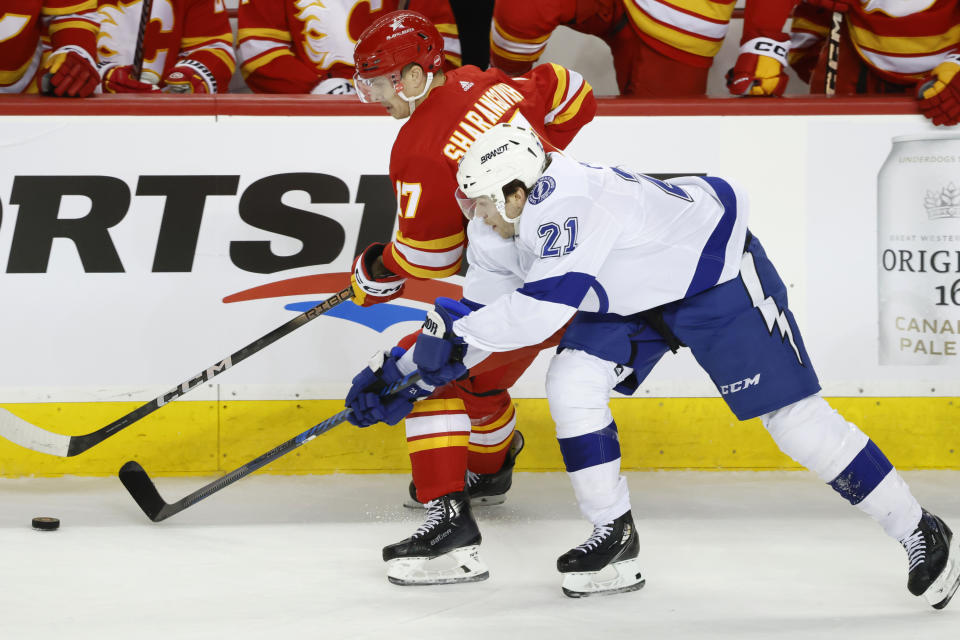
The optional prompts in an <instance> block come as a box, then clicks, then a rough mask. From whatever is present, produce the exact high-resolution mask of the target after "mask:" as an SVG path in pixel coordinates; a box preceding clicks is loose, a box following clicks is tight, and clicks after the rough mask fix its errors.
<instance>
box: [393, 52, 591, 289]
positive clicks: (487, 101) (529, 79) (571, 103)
mask: <svg viewBox="0 0 960 640" xmlns="http://www.w3.org/2000/svg"><path fill="white" fill-rule="evenodd" d="M596 110H597V103H596V99H595V98H594V96H593V89H592V88H591V87H590V85H589V84H588V83H587V82H586V81H585V80H584V79H583V77H582V76H581V75H580V74H579V73H577V72H576V71H571V70H569V69H565V68H564V67H561V66H559V65H556V64H552V63H551V64H544V65H540V66H538V67H535V68H534V69H532V70H531V71H530V72H528V73H526V74H524V75H522V76H518V77H515V78H511V77H509V76H507V75H506V74H505V73H504V72H503V71H501V70H499V69H488V70H486V71H481V70H480V69H478V68H477V67H474V66H466V67H462V68H460V69H455V70H453V71H450V72H448V73H447V74H446V82H445V83H444V84H443V85H442V86H439V87H437V88H435V89H433V90H432V91H431V92H430V94H429V96H428V97H427V99H426V100H425V101H424V102H423V103H422V104H421V105H420V106H419V107H417V108H416V110H415V111H414V112H413V114H412V115H411V116H410V118H409V119H408V120H407V122H406V123H405V124H404V125H403V127H402V128H401V129H400V133H399V134H397V140H396V142H394V144H393V150H392V152H391V155H390V178H391V179H392V180H393V184H394V188H395V189H396V193H397V203H398V213H397V215H398V216H399V219H400V220H399V226H398V230H397V235H396V237H395V238H394V240H393V242H391V243H390V244H389V245H388V246H387V248H386V250H384V252H383V263H384V265H385V266H386V267H387V268H388V269H390V271H392V272H393V273H396V274H397V275H402V276H406V277H413V278H445V277H447V276H451V275H453V274H455V273H457V272H458V271H459V270H460V266H461V263H462V260H463V253H464V250H465V249H466V245H467V237H466V231H465V229H466V223H467V220H466V218H464V216H463V214H462V213H461V212H460V207H459V206H458V205H457V202H456V198H455V196H454V192H455V191H456V189H457V163H458V162H459V160H460V158H461V157H462V156H463V154H464V153H466V150H467V149H468V148H469V147H470V145H471V144H473V141H474V140H476V139H477V138H478V137H479V136H480V134H481V133H483V132H484V131H486V130H487V129H489V128H490V127H492V126H493V125H495V124H497V123H499V122H513V123H517V124H524V123H525V124H528V125H530V126H531V127H532V128H533V129H534V130H535V131H537V133H539V134H540V136H541V138H542V139H543V141H544V148H545V149H546V150H547V151H552V150H555V149H563V148H565V147H566V146H567V145H568V144H569V143H570V141H571V140H573V137H574V136H575V135H576V134H577V132H579V131H580V129H581V128H582V127H583V126H584V125H585V124H587V123H588V122H590V121H591V120H592V119H593V116H594V114H595V113H596Z"/></svg>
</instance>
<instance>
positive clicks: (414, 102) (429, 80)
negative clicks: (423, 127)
mask: <svg viewBox="0 0 960 640" xmlns="http://www.w3.org/2000/svg"><path fill="white" fill-rule="evenodd" d="M431 84H433V72H430V73H428V74H427V83H426V84H425V85H424V86H423V91H421V92H420V93H419V94H417V95H415V96H413V97H412V98H408V97H407V95H406V94H405V93H404V92H403V90H402V89H401V90H400V91H397V95H398V96H400V98H401V99H403V100H406V101H407V104H408V105H410V115H413V110H414V109H416V108H417V100H419V99H420V98H422V97H423V96H425V95H427V91H430V85H431Z"/></svg>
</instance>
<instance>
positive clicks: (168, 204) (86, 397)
mask: <svg viewBox="0 0 960 640" xmlns="http://www.w3.org/2000/svg"><path fill="white" fill-rule="evenodd" d="M397 128H398V124H397V123H396V122H394V121H393V120H391V119H389V118H380V117H330V118H322V117H320V118H279V117H249V118H244V117H219V118H218V119H213V118H206V117H189V116H186V117H168V118H151V119H142V118H132V117H126V118H124V117H111V118H109V119H108V118H96V117H88V118H83V117H75V118H63V117H60V118H42V117H38V118H16V117H7V118H4V119H2V120H0V135H2V136H3V137H2V139H3V140H4V145H3V147H2V148H0V158H2V160H0V162H2V163H3V166H4V167H5V171H4V172H3V175H2V176H0V205H2V207H3V208H2V218H0V261H2V264H3V268H4V275H3V280H2V285H0V286H2V292H3V299H4V300H5V301H6V305H7V306H6V313H4V314H3V317H2V320H0V322H2V323H3V325H4V326H3V336H4V337H3V339H2V340H3V344H2V347H3V354H4V362H5V366H4V367H2V368H0V401H3V402H51V401H53V402H59V401H64V402H71V401H99V400H105V399H110V400H119V399H124V400H148V399H150V398H151V397H154V396H156V395H158V394H159V393H161V392H162V391H163V389H164V387H169V386H171V385H172V384H176V383H177V382H178V381H181V380H184V379H186V378H187V377H188V376H189V374H190V372H195V371H202V370H204V369H205V368H206V367H208V366H210V365H211V364H213V363H218V362H219V361H220V360H222V359H223V358H224V357H226V356H227V355H229V354H230V353H232V352H234V351H236V350H237V349H239V348H240V347H242V346H244V345H246V344H248V343H250V342H252V341H254V340H255V339H256V338H258V337H260V336H261V335H264V334H266V333H267V332H269V331H270V330H272V329H273V328H275V327H277V326H279V325H281V324H283V323H284V322H285V321H287V320H289V319H290V318H292V317H293V316H295V315H296V314H298V313H300V312H303V311H304V310H306V309H309V308H311V307H313V306H315V305H316V304H318V303H319V302H320V301H322V300H324V299H325V298H326V297H328V296H330V295H332V294H334V293H336V292H338V291H340V290H341V289H343V288H344V287H346V286H347V284H348V273H349V270H350V265H351V262H352V259H353V256H354V255H355V254H356V253H357V252H358V251H359V250H360V249H361V248H362V247H364V246H366V244H368V243H369V242H372V241H375V240H386V239H387V238H389V237H390V236H391V235H392V233H393V230H394V221H395V216H396V204H395V200H394V198H393V192H392V186H391V185H390V181H389V177H388V176H387V175H386V173H387V166H388V153H389V147H390V144H391V143H392V140H393V138H394V136H395V134H396V131H397ZM930 130H932V127H930V126H928V125H926V123H925V122H924V121H922V120H921V119H920V118H919V117H917V118H914V117H911V116H869V117H841V116H808V117H804V116H793V117H789V118H787V117H784V118H780V117H735V118H730V117H726V118H720V117H696V118H692V117H687V118H679V117H678V118H669V117H660V118H630V117H607V118H598V119H597V120H595V121H594V122H593V123H591V124H590V125H589V128H588V129H586V130H585V131H584V132H583V133H582V134H581V135H580V137H579V138H578V139H577V140H576V141H575V142H574V143H573V145H572V146H571V148H570V149H569V152H570V153H571V154H573V155H574V156H575V157H577V158H578V159H583V160H589V161H594V162H596V161H602V162H606V163H610V164H616V163H623V164H627V165H630V166H632V167H633V168H636V169H638V170H640V171H644V172H647V173H666V174H677V173H706V174H711V175H719V176H722V177H725V178H730V179H732V180H734V181H736V182H739V183H741V184H742V185H744V186H745V187H746V189H747V191H748V193H749V194H750V195H751V220H752V222H751V228H752V230H753V231H754V233H755V234H756V235H757V236H758V237H760V238H761V239H762V241H763V242H764V244H765V246H766V248H767V250H768V252H769V253H770V254H771V255H772V256H773V258H774V261H775V263H776V264H777V265H778V267H779V269H780V272H781V275H782V277H783V278H784V280H785V282H787V284H788V287H789V288H790V295H791V306H792V307H793V308H794V311H795V313H796V314H797V316H798V318H799V320H800V326H801V328H802V330H803V333H804V336H805V339H806V343H807V347H808V349H809V351H810V353H811V356H812V357H813V360H814V363H815V365H816V367H817V369H818V373H819V374H820V377H821V381H822V383H823V385H824V388H825V393H826V394H827V395H919V394H927V395H930V394H933V395H952V394H955V393H956V391H957V389H956V382H955V381H954V380H951V377H950V376H944V375H942V374H941V373H939V372H938V368H930V367H923V366H915V365H910V364H904V365H903V366H890V364H887V363H884V364H881V362H880V359H879V358H878V346H877V340H878V291H877V286H878V285H877V283H878V275H879V274H878V261H877V211H878V205H877V188H878V186H877V185H878V183H877V180H878V173H879V171H880V168H881V166H882V165H883V164H884V161H885V159H886V158H887V156H888V154H889V153H890V149H891V141H892V140H893V138H895V137H898V136H905V135H911V134H926V133H929V132H930ZM624 132H629V133H628V135H626V136H625V134H624ZM624 139H629V140H630V141H631V144H624V143H623V141H624ZM745 139H754V140H758V139H777V140H778V141H779V142H778V147H777V148H778V149H779V150H780V152H779V153H776V154H775V155H774V156H773V157H771V156H770V155H769V154H767V153H754V152H753V151H754V150H753V149H748V148H745V147H744V145H743V140H745ZM361 141H362V142H361ZM678 141H682V142H680V143H678ZM52 149H69V150H70V152H69V153H55V152H51V150H52ZM957 183H958V184H960V175H958V176H957ZM944 187H945V188H946V187H947V185H946V184H945V185H944ZM459 282H460V278H459V277H453V278H450V279H448V280H447V281H443V282H441V281H436V282H424V283H414V286H408V288H407V296H406V297H405V298H402V299H400V300H397V301H394V302H393V303H390V304H388V305H383V306H379V307H372V308H367V309H363V308H359V307H356V306H355V305H353V304H352V303H344V304H342V305H340V306H338V307H337V308H336V309H334V310H332V311H330V312H328V313H327V314H325V315H324V316H323V317H319V318H317V319H315V320H312V321H311V322H309V323H308V324H307V325H305V326H304V327H303V328H300V329H298V330H297V331H295V332H293V333H291V334H290V335H289V336H287V337H285V338H283V339H282V340H280V341H279V342H277V343H276V344H274V345H271V346H270V347H268V348H265V349H263V351H262V352H259V353H257V354H255V355H254V356H252V357H251V358H250V359H249V360H247V361H245V362H244V363H243V364H241V365H238V366H237V367H236V368H234V369H232V370H231V371H229V372H227V373H224V374H223V375H222V376H219V377H218V379H217V381H216V382H217V384H210V383H207V384H202V385H198V388H197V389H196V390H194V391H192V395H191V399H194V400H201V399H212V398H216V397H230V398H233V399H261V400H263V399H292V398H331V399H333V398H340V397H342V396H343V394H344V393H345V392H346V390H347V388H348V386H349V380H350V378H351V377H352V376H353V375H354V374H355V373H356V372H357V371H358V370H359V368H361V367H362V365H363V363H365V362H366V360H367V358H368V357H369V356H370V355H371V354H372V353H373V352H374V351H375V350H377V349H379V348H385V347H387V346H389V345H390V344H392V343H393V342H395V341H396V340H397V339H399V338H400V337H402V336H403V335H406V334H407V333H409V332H411V331H414V330H416V329H417V327H418V326H419V322H420V320H421V319H422V317H423V314H424V310H425V309H426V308H428V306H429V303H430V301H431V300H432V299H433V298H435V297H436V296H439V295H448V296H453V297H456V296H457V295H458V293H459ZM947 287H948V289H947V291H946V294H945V295H946V299H947V301H948V302H949V300H950V295H951V294H950V291H949V283H948V284H947ZM951 348H952V347H951ZM545 361H546V358H545V357H541V359H540V361H538V364H537V365H536V366H535V367H534V368H532V369H531V371H529V372H528V373H527V374H526V375H525V376H524V378H523V379H522V380H521V382H520V385H519V388H518V390H517V391H518V393H517V394H516V395H517V396H518V397H543V375H544V372H545ZM942 364H944V365H946V366H951V365H953V364H954V363H953V361H952V360H949V359H945V360H944V361H943V362H942ZM640 393H642V394H644V395H647V396H668V397H684V396H713V395H715V394H716V391H715V390H714V388H713V386H712V384H711V383H710V381H709V380H708V379H707V378H706V376H705V375H704V374H703V373H702V372H701V371H700V370H699V368H698V367H696V365H695V364H694V363H693V361H692V359H691V358H690V357H689V355H688V354H681V355H680V356H677V357H669V358H666V359H665V360H664V361H663V362H662V363H661V364H660V365H658V367H657V369H656V370H655V371H654V373H653V374H652V375H651V378H650V379H649V381H648V383H647V384H646V385H644V387H643V390H642V391H641V392H640Z"/></svg>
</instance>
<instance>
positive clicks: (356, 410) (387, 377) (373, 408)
mask: <svg viewBox="0 0 960 640" xmlns="http://www.w3.org/2000/svg"><path fill="white" fill-rule="evenodd" d="M404 353H406V351H405V350H404V349H402V348H400V347H394V348H393V349H391V350H390V352H389V353H387V352H383V351H381V352H379V353H377V354H375V355H374V356H373V358H371V359H370V362H369V363H368V365H367V366H366V367H365V368H364V369H363V371H361V372H360V373H358V374H357V375H356V376H354V378H353V384H352V386H351V387H350V391H349V392H348V393H347V398H346V405H347V406H348V407H350V408H351V409H353V414H352V415H350V416H348V417H347V420H348V421H349V422H350V423H351V424H354V425H356V426H358V427H369V426H370V425H372V424H376V423H378V422H386V423H387V424H391V425H392V424H397V423H398V422H400V421H401V420H403V419H404V418H405V417H406V416H407V414H409V413H410V411H411V410H412V409H413V403H414V401H415V400H417V399H419V398H422V397H425V396H429V395H430V394H431V393H433V389H426V388H424V387H423V386H421V385H419V384H415V385H413V386H410V387H407V388H406V389H401V390H400V391H398V392H397V393H395V394H393V395H390V396H382V395H380V394H381V393H382V392H383V391H384V390H385V389H387V388H389V387H390V385H392V384H394V383H396V382H398V381H399V380H402V379H403V377H404V376H403V373H401V371H400V369H399V367H398V366H397V361H398V360H399V359H400V357H401V356H403V354H404Z"/></svg>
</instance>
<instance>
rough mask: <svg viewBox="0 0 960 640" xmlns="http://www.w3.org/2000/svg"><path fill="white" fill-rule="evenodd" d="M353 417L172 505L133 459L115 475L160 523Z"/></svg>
mask: <svg viewBox="0 0 960 640" xmlns="http://www.w3.org/2000/svg"><path fill="white" fill-rule="evenodd" d="M419 381H420V374H419V373H416V372H414V373H411V374H410V375H408V376H406V377H405V378H403V379H402V380H398V381H397V382H395V383H394V384H393V385H391V386H389V387H387V388H386V389H384V390H383V391H381V392H380V395H381V396H389V395H393V394H395V393H397V392H398V391H402V390H403V389H406V388H407V387H410V386H413V385H415V384H416V383H417V382H419ZM352 414H353V409H351V408H349V407H347V408H346V409H344V410H343V411H341V412H340V413H338V414H336V415H333V416H330V417H329V418H327V419H326V420H324V421H323V422H321V423H319V424H315V425H313V426H312V427H310V428H309V429H307V430H306V431H304V432H303V433H301V434H299V435H296V436H294V437H292V438H290V439H289V440H287V441H286V442H284V443H283V444H280V445H278V446H276V447H274V448H273V449H270V451H267V452H266V453H264V454H261V455H259V456H257V457H256V458H254V459H253V460H251V461H250V462H248V463H246V464H244V465H242V466H240V467H238V468H236V469H234V470H233V471H231V472H230V473H228V474H227V475H225V476H223V477H222V478H218V479H216V480H214V481H213V482H211V483H209V484H206V485H204V486H202V487H200V488H199V489H197V490H196V491H194V492H193V493H191V494H190V495H188V496H186V497H184V498H181V499H180V500H177V501H176V502H174V503H172V504H171V503H168V502H166V501H165V500H164V499H163V498H162V497H161V496H160V492H159V491H157V487H156V485H155V484H154V483H153V480H151V479H150V476H149V475H148V474H147V472H146V470H145V469H144V468H143V467H142V466H141V465H140V463H139V462H136V461H134V460H131V461H129V462H127V463H126V464H124V465H123V466H122V467H120V472H119V474H118V475H119V476H120V482H122V483H123V486H124V487H126V488H127V491H128V492H129V493H130V495H131V497H133V499H134V500H135V501H136V503H137V504H138V505H139V506H140V508H141V509H143V512H144V513H145V514H147V517H148V518H150V519H151V520H153V521H154V522H160V521H161V520H166V519H167V518H169V517H170V516H172V515H175V514H177V513H180V512H181V511H183V510H184V509H186V508H187V507H189V506H191V505H194V504H196V503H198V502H200V501H201V500H203V499H204V498H206V497H209V496H211V495H213V494H214V493H216V492H217V491H220V489H223V488H224V487H228V486H230V485H231V484H233V483H234V482H236V481H237V480H239V479H240V478H243V477H244V476H248V475H250V474H251V473H253V472H254V471H256V470H257V469H259V468H261V467H263V466H265V465H267V464H269V463H271V462H273V461H274V460H276V459H277V458H279V457H281V456H284V455H286V454H288V453H290V452H291V451H293V450H294V449H296V448H297V447H299V446H301V445H304V444H306V443H308V442H310V441H311V440H313V439H314V438H316V437H317V436H319V435H320V434H322V433H326V432H327V431H330V429H333V428H334V427H335V426H337V425H339V424H342V423H344V422H346V420H347V418H348V417H349V416H350V415H352Z"/></svg>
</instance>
